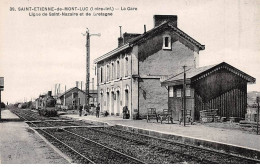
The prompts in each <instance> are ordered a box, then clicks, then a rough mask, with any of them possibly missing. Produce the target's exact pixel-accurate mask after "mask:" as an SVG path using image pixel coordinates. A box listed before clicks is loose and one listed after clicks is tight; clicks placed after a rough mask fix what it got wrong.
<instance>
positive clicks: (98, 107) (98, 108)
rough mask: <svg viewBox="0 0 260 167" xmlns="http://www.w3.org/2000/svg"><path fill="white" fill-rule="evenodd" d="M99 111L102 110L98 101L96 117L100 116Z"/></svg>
mask: <svg viewBox="0 0 260 167" xmlns="http://www.w3.org/2000/svg"><path fill="white" fill-rule="evenodd" d="M99 112H100V104H99V103H98V106H97V108H96V117H97V118H99Z"/></svg>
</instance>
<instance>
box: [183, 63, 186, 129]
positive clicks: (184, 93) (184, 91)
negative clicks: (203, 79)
mask: <svg viewBox="0 0 260 167" xmlns="http://www.w3.org/2000/svg"><path fill="white" fill-rule="evenodd" d="M186 67H187V66H185V65H184V66H183V69H184V76H183V125H184V126H185V117H186V71H185V68H186Z"/></svg>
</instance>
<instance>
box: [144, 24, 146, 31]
mask: <svg viewBox="0 0 260 167" xmlns="http://www.w3.org/2000/svg"><path fill="white" fill-rule="evenodd" d="M144 33H146V25H144Z"/></svg>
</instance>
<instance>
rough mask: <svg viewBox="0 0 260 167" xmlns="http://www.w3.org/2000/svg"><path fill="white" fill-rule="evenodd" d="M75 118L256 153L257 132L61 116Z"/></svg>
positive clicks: (259, 144)
mask: <svg viewBox="0 0 260 167" xmlns="http://www.w3.org/2000/svg"><path fill="white" fill-rule="evenodd" d="M61 117H67V118H71V119H75V120H84V121H87V122H102V123H104V124H108V125H111V126H117V127H119V128H122V129H125V130H129V131H137V132H139V133H144V134H150V135H154V136H158V137H164V138H173V139H175V140H178V141H181V142H186V143H192V144H196V145H201V146H206V147H211V148H215V149H220V150H225V151H232V150H236V151H238V152H243V153H245V152H253V153H257V154H258V155H260V142H259V141H260V135H256V134H250V133H245V132H243V131H240V130H230V129H223V128H215V127H208V126H205V125H203V124H195V125H186V126H185V127H184V126H183V125H179V124H178V123H174V124H167V123H164V124H161V123H157V122H156V121H153V122H149V123H147V121H146V120H127V119H122V118H120V117H113V116H108V117H99V118H96V117H95V116H93V115H88V116H81V117H80V116H78V115H76V114H67V115H62V116H61Z"/></svg>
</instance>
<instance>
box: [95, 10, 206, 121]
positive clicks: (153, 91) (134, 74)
mask: <svg viewBox="0 0 260 167" xmlns="http://www.w3.org/2000/svg"><path fill="white" fill-rule="evenodd" d="M153 19H154V28H152V29H151V30H149V31H146V28H144V33H143V34H136V33H124V34H123V35H121V36H120V37H119V38H118V47H117V48H116V49H114V50H112V51H110V52H108V53H106V54H104V55H102V56H100V57H99V58H97V59H95V60H94V63H95V64H96V65H97V89H98V101H99V103H100V107H101V112H104V111H108V113H109V114H110V115H117V116H122V109H123V107H124V106H128V109H129V111H130V117H131V118H133V115H134V114H136V113H137V112H139V115H140V116H141V117H144V116H145V115H146V114H147V108H156V110H157V111H158V112H159V111H162V110H163V109H168V87H167V86H161V81H163V80H165V79H166V78H168V76H169V75H171V74H173V73H174V72H176V71H177V70H179V69H180V67H182V66H184V65H186V66H187V68H196V67H198V66H199V51H201V50H204V49H205V46H204V45H202V44H200V43H199V42H198V41H196V40H195V39H193V38H192V37H190V36H189V35H188V34H186V33H185V32H183V31H182V30H180V29H179V28H178V26H177V16H176V15H155V16H154V17H153Z"/></svg>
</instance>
